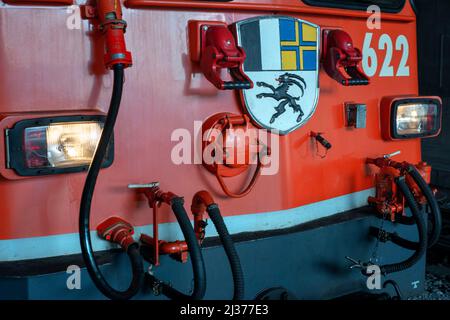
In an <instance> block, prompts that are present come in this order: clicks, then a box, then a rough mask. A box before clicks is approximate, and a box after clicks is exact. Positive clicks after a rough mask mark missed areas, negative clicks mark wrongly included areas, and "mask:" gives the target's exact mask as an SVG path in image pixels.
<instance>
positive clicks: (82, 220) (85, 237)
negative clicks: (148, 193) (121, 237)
mask: <svg viewBox="0 0 450 320" xmlns="http://www.w3.org/2000/svg"><path fill="white" fill-rule="evenodd" d="M113 70H114V85H113V92H112V96H111V102H110V105H109V110H108V115H107V116H106V120H105V124H104V126H103V131H102V135H101V138H100V142H99V143H98V146H97V149H96V151H95V155H94V159H93V160H92V163H91V165H90V167H89V171H88V174H87V178H86V182H85V184H84V188H83V194H82V196H81V203H80V217H79V230H80V245H81V253H82V255H83V259H84V262H85V264H86V268H87V270H88V272H89V275H90V277H91V279H92V281H93V282H94V284H95V286H96V287H97V288H98V289H99V290H100V291H101V292H102V293H103V294H104V295H105V296H106V297H108V298H110V299H114V300H126V299H130V298H131V297H133V296H134V295H135V294H136V293H138V291H139V289H140V288H141V286H142V283H143V280H144V272H143V262H142V258H141V256H140V254H139V249H138V245H137V244H133V245H131V246H129V247H128V250H127V254H128V256H129V258H130V261H131V266H132V270H133V279H132V281H131V284H130V286H129V287H128V289H127V290H125V291H118V290H116V289H114V288H112V287H111V286H110V285H109V284H108V282H107V281H106V279H105V278H104V276H103V275H102V273H101V271H100V268H99V267H98V265H97V262H96V261H95V257H94V251H93V249H92V243H91V234H90V213H91V203H92V197H93V194H94V189H95V184H96V182H97V177H98V173H99V171H100V168H101V166H102V162H103V159H104V157H105V154H106V150H107V148H108V143H109V141H110V139H111V136H112V133H113V130H114V125H115V123H116V119H117V115H118V113H119V108H120V101H121V98H122V89H123V76H124V68H123V65H121V64H116V65H115V66H114V69H113Z"/></svg>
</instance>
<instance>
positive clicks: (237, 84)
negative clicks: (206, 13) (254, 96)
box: [189, 21, 253, 90]
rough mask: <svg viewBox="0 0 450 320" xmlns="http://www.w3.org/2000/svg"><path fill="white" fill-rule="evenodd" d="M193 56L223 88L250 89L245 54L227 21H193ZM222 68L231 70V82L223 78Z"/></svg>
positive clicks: (203, 69) (217, 84) (211, 80)
mask: <svg viewBox="0 0 450 320" xmlns="http://www.w3.org/2000/svg"><path fill="white" fill-rule="evenodd" d="M189 34H190V50H191V59H192V60H193V61H197V62H200V68H201V70H202V72H203V73H204V75H205V77H206V78H207V79H208V80H209V81H210V82H211V83H212V84H213V85H214V86H216V87H217V88H218V89H220V90H234V89H251V88H253V82H252V81H251V80H250V78H249V77H248V76H247V75H246V74H245V73H244V71H243V69H242V65H243V63H244V61H245V58H246V54H245V51H244V49H242V48H241V47H239V46H237V44H236V40H235V38H234V36H233V34H232V33H231V31H230V30H229V29H228V26H227V24H226V23H224V22H218V21H190V22H189ZM222 69H229V70H230V74H231V77H232V78H233V80H232V81H225V80H223V79H222V78H221V75H220V72H221V70H222Z"/></svg>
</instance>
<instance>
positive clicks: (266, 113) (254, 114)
mask: <svg viewBox="0 0 450 320" xmlns="http://www.w3.org/2000/svg"><path fill="white" fill-rule="evenodd" d="M280 19H283V20H284V21H286V20H290V21H299V23H304V24H307V25H309V26H311V27H313V28H315V29H316V49H315V55H316V56H315V57H316V63H315V70H292V69H291V70H282V67H281V66H280V59H281V58H280V55H281V53H280V52H281V40H280V33H281V31H280V26H279V23H280V22H279V21H280ZM300 25H301V24H300ZM246 26H247V27H249V26H253V27H252V28H253V29H254V28H255V27H256V28H259V30H256V31H257V32H253V31H252V30H251V29H250V28H248V30H244V29H245V28H246ZM249 30H250V31H249ZM245 33H247V38H248V37H249V36H250V37H251V39H250V41H249V40H248V39H247V40H244V41H243V35H244V36H245ZM249 33H250V35H249ZM236 34H237V39H238V45H239V46H242V47H243V48H244V50H246V52H247V60H246V62H245V63H244V72H245V73H246V74H247V75H248V76H249V77H250V79H252V81H253V82H254V88H253V89H248V90H242V92H241V96H242V100H243V102H244V105H245V108H246V110H247V112H248V114H249V115H250V117H251V118H252V119H253V120H254V121H255V122H256V123H257V124H258V125H260V126H261V127H263V128H266V129H275V130H278V131H279V133H280V134H288V133H290V132H292V131H294V130H295V129H298V128H300V127H301V126H302V125H304V124H305V123H306V122H307V121H308V120H309V119H310V118H311V116H312V115H313V114H314V111H315V109H316V106H317V102H318V98H319V81H318V78H319V76H318V75H319V52H320V27H319V26H317V25H315V24H312V23H310V22H307V21H304V20H301V19H296V18H292V17H283V16H269V17H258V18H251V19H248V20H243V21H239V22H237V23H236ZM258 41H259V43H258ZM255 44H256V45H255ZM255 46H256V47H258V46H259V48H258V49H256V50H255V49H254V47H255ZM278 48H280V49H278ZM257 55H261V57H259V59H260V62H259V63H260V64H262V65H263V67H261V69H263V70H257V71H255V70H254V69H255V68H253V67H252V68H250V67H249V65H250V64H254V63H253V62H254V61H249V59H252V58H253V59H255V60H257V58H258V57H257ZM297 58H298V59H299V57H297ZM261 61H262V62H261ZM246 67H247V68H246ZM249 69H250V70H249ZM268 69H269V70H268ZM285 73H290V74H295V75H298V76H300V77H302V78H303V79H304V81H305V82H306V88H304V95H303V96H302V92H301V89H300V88H298V87H297V86H295V85H293V86H290V87H289V90H288V94H289V95H290V96H293V97H299V98H300V99H299V100H298V101H296V102H297V104H298V105H300V107H301V108H302V111H303V113H304V115H303V116H302V119H301V121H300V122H297V118H298V116H299V115H300V113H299V112H294V110H293V108H292V107H291V106H290V105H289V104H287V105H286V106H285V109H286V111H285V112H284V113H282V114H281V115H280V116H278V117H277V118H276V119H275V121H274V122H273V123H270V121H271V118H272V116H273V115H274V114H275V113H277V111H276V110H275V107H277V106H278V105H279V104H280V103H281V102H282V100H280V101H277V100H275V99H273V98H270V97H263V98H257V95H258V94H261V93H273V91H272V90H271V89H269V88H267V87H262V86H258V85H257V83H258V82H265V83H267V84H270V85H272V86H273V87H275V88H277V87H278V86H279V85H280V83H279V82H278V81H277V80H276V79H277V78H279V77H280V76H281V75H283V74H285ZM294 80H296V79H294ZM297 81H298V80H297Z"/></svg>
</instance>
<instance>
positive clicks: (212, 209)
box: [206, 204, 244, 300]
mask: <svg viewBox="0 0 450 320" xmlns="http://www.w3.org/2000/svg"><path fill="white" fill-rule="evenodd" d="M206 211H207V212H208V215H209V217H210V218H211V220H212V222H213V223H214V226H215V227H216V230H217V233H218V234H219V238H220V241H221V242H222V245H223V248H224V250H225V253H226V255H227V258H228V261H229V263H230V267H231V273H232V275H233V283H234V293H233V300H242V299H244V273H243V272H242V266H241V262H240V259H239V256H238V254H237V251H236V248H235V247H234V242H233V240H232V239H231V236H230V233H229V232H228V229H227V226H226V225H225V221H223V217H222V214H221V213H220V209H219V206H218V205H217V204H211V205H209V206H208V207H207V208H206Z"/></svg>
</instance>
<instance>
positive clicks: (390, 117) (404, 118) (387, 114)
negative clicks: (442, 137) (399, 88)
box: [381, 97, 442, 140]
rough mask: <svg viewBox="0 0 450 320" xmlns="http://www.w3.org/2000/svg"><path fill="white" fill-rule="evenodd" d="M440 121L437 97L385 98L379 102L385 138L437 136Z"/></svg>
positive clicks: (439, 106)
mask: <svg viewBox="0 0 450 320" xmlns="http://www.w3.org/2000/svg"><path fill="white" fill-rule="evenodd" d="M441 121H442V100H441V99H440V98H439V97H417V98H385V99H383V101H382V104H381V126H382V134H383V138H384V139H386V140H397V139H411V138H425V137H434V136H437V135H438V134H439V133H440V131H441Z"/></svg>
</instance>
